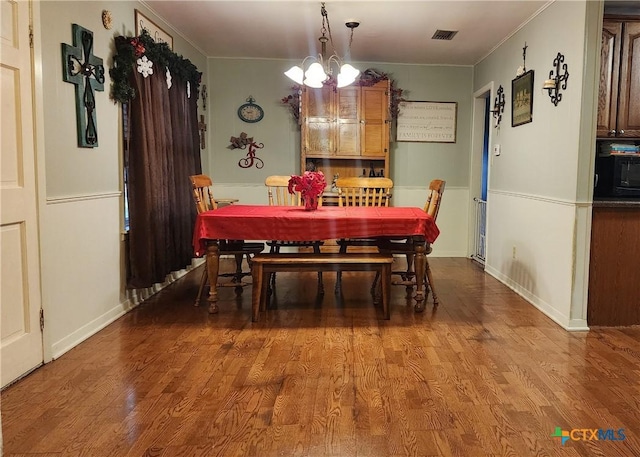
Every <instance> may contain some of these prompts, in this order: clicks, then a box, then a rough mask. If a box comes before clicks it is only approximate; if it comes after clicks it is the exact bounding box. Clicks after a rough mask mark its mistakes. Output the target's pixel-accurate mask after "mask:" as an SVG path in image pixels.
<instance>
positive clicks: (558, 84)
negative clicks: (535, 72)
mask: <svg viewBox="0 0 640 457" xmlns="http://www.w3.org/2000/svg"><path fill="white" fill-rule="evenodd" d="M563 62H564V56H563V55H562V54H560V53H558V55H557V56H556V58H555V59H553V65H554V66H555V67H556V68H555V76H554V74H553V73H554V70H551V71H550V72H549V79H547V80H545V81H544V85H543V86H542V88H543V89H546V90H547V91H548V92H549V97H551V103H553V104H554V105H555V106H558V103H560V100H562V94H561V93H560V89H562V90H566V89H567V79H569V72H568V71H567V64H566V63H563ZM561 64H562V71H563V73H562V74H560V65H561Z"/></svg>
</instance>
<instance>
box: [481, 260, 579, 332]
mask: <svg viewBox="0 0 640 457" xmlns="http://www.w3.org/2000/svg"><path fill="white" fill-rule="evenodd" d="M485 272H486V273H487V274H489V275H491V276H493V277H494V278H496V279H497V280H498V281H500V282H501V283H502V284H504V285H505V286H507V287H508V288H509V289H511V290H512V291H514V292H515V293H517V294H518V295H520V296H521V297H522V298H524V299H525V300H526V301H528V302H529V303H530V304H531V305H533V306H534V307H535V308H537V309H538V310H539V311H540V312H542V313H543V314H544V315H545V316H547V317H548V318H549V319H551V320H552V321H553V322H555V323H556V324H558V325H559V326H560V327H562V328H563V329H565V330H567V331H570V332H588V331H589V326H588V325H587V321H586V320H584V319H570V318H569V317H567V316H564V315H562V314H560V313H559V312H558V311H557V310H556V309H555V308H553V307H552V306H551V305H550V304H549V303H547V302H545V301H544V300H542V299H541V298H540V297H538V296H536V295H534V294H532V293H531V291H529V290H526V289H524V288H522V287H521V286H520V285H519V284H517V283H516V282H514V281H513V280H512V279H511V278H509V277H508V276H505V275H504V274H502V273H501V272H499V271H498V270H496V269H494V268H492V267H490V266H486V265H485Z"/></svg>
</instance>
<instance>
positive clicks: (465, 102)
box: [203, 58, 473, 256]
mask: <svg viewBox="0 0 640 457" xmlns="http://www.w3.org/2000/svg"><path fill="white" fill-rule="evenodd" d="M296 63H299V62H293V61H284V60H260V59H222V58H209V59H208V69H209V71H208V73H209V79H208V92H209V94H210V103H209V106H208V117H209V121H210V125H212V126H213V127H212V128H210V129H208V140H209V143H210V145H211V147H210V148H209V156H208V157H207V158H206V159H205V158H203V167H204V164H205V163H206V167H205V168H204V170H205V173H207V174H209V175H210V176H212V178H213V181H214V192H215V193H216V195H217V196H218V197H220V198H223V197H235V198H239V199H240V201H241V202H243V203H259V204H266V203H267V194H266V190H265V188H264V179H265V177H267V176H269V175H272V174H285V175H287V174H298V173H299V172H300V129H299V127H298V126H297V124H296V122H295V119H294V118H293V116H292V115H291V113H290V111H289V109H288V108H287V107H286V106H285V105H283V104H282V103H281V99H282V98H283V97H285V96H286V95H288V94H289V93H291V86H292V84H293V83H292V82H290V81H289V80H288V78H287V77H286V76H284V74H283V72H284V71H286V70H287V69H288V68H290V67H291V66H292V65H294V64H296ZM354 65H355V66H356V67H357V68H360V69H366V68H375V69H378V70H380V71H383V72H385V73H387V74H389V75H390V77H391V78H392V79H394V80H395V81H396V85H397V87H399V88H402V89H403V90H404V91H405V92H404V96H405V98H406V99H408V100H429V101H455V102H458V123H457V136H456V143H455V144H444V143H397V142H392V144H391V176H390V177H391V178H392V179H393V181H394V197H393V202H394V204H396V205H411V206H420V207H422V206H423V205H424V202H425V190H426V187H427V185H428V183H429V181H430V180H431V179H434V178H442V179H445V180H446V181H447V187H446V191H445V197H444V200H443V204H442V208H441V210H440V214H439V216H438V225H439V227H440V229H441V232H442V234H441V236H440V238H438V241H437V242H436V243H435V244H434V254H433V255H435V256H466V255H468V254H469V246H468V244H469V243H468V235H467V229H468V224H469V217H468V207H469V204H470V203H469V201H470V198H471V197H470V193H469V150H470V141H471V106H472V77H473V72H472V68H471V67H456V66H428V65H398V64H382V63H375V62H356V63H355V64H354ZM250 95H252V96H253V97H254V98H255V100H256V103H258V104H259V105H261V106H262V108H263V109H264V110H265V115H264V118H263V120H262V121H260V122H258V123H255V124H247V123H245V122H243V121H241V120H240V119H239V118H238V116H237V114H236V112H237V109H238V107H239V106H240V105H241V104H243V103H244V102H245V99H246V98H247V97H249V96H250ZM241 132H246V133H247V134H248V135H249V136H250V137H253V138H254V140H255V141H257V142H259V143H260V142H261V143H264V145H265V147H264V149H260V150H258V152H257V156H258V157H260V158H261V159H262V160H263V161H264V168H262V169H257V168H256V167H251V168H240V167H239V166H238V161H239V160H240V159H241V158H243V157H245V155H246V152H247V151H246V150H240V149H234V150H231V149H229V148H228V146H229V140H230V137H231V136H238V135H239V134H240V133H241ZM392 133H393V129H392Z"/></svg>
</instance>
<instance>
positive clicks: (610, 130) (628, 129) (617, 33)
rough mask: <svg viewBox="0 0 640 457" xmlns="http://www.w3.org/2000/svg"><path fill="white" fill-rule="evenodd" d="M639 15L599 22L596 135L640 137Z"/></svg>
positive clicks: (604, 136)
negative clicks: (600, 46)
mask: <svg viewBox="0 0 640 457" xmlns="http://www.w3.org/2000/svg"><path fill="white" fill-rule="evenodd" d="M639 50H640V19H638V18H635V19H631V18H605V20H604V22H603V26H602V48H601V54H600V59H601V61H600V87H599V92H598V125H597V136H598V138H640V52H639Z"/></svg>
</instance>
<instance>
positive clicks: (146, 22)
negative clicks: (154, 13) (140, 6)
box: [135, 10, 173, 49]
mask: <svg viewBox="0 0 640 457" xmlns="http://www.w3.org/2000/svg"><path fill="white" fill-rule="evenodd" d="M135 20H136V36H139V35H140V33H141V32H142V29H146V30H147V32H149V35H151V38H153V41H155V42H156V43H167V44H168V45H169V49H173V37H172V36H171V35H169V34H168V33H167V32H165V31H164V30H162V29H161V28H160V27H158V26H157V25H156V24H155V23H154V22H153V21H152V20H151V19H149V18H148V17H147V16H145V15H144V14H142V13H141V12H140V11H139V10H135Z"/></svg>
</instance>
